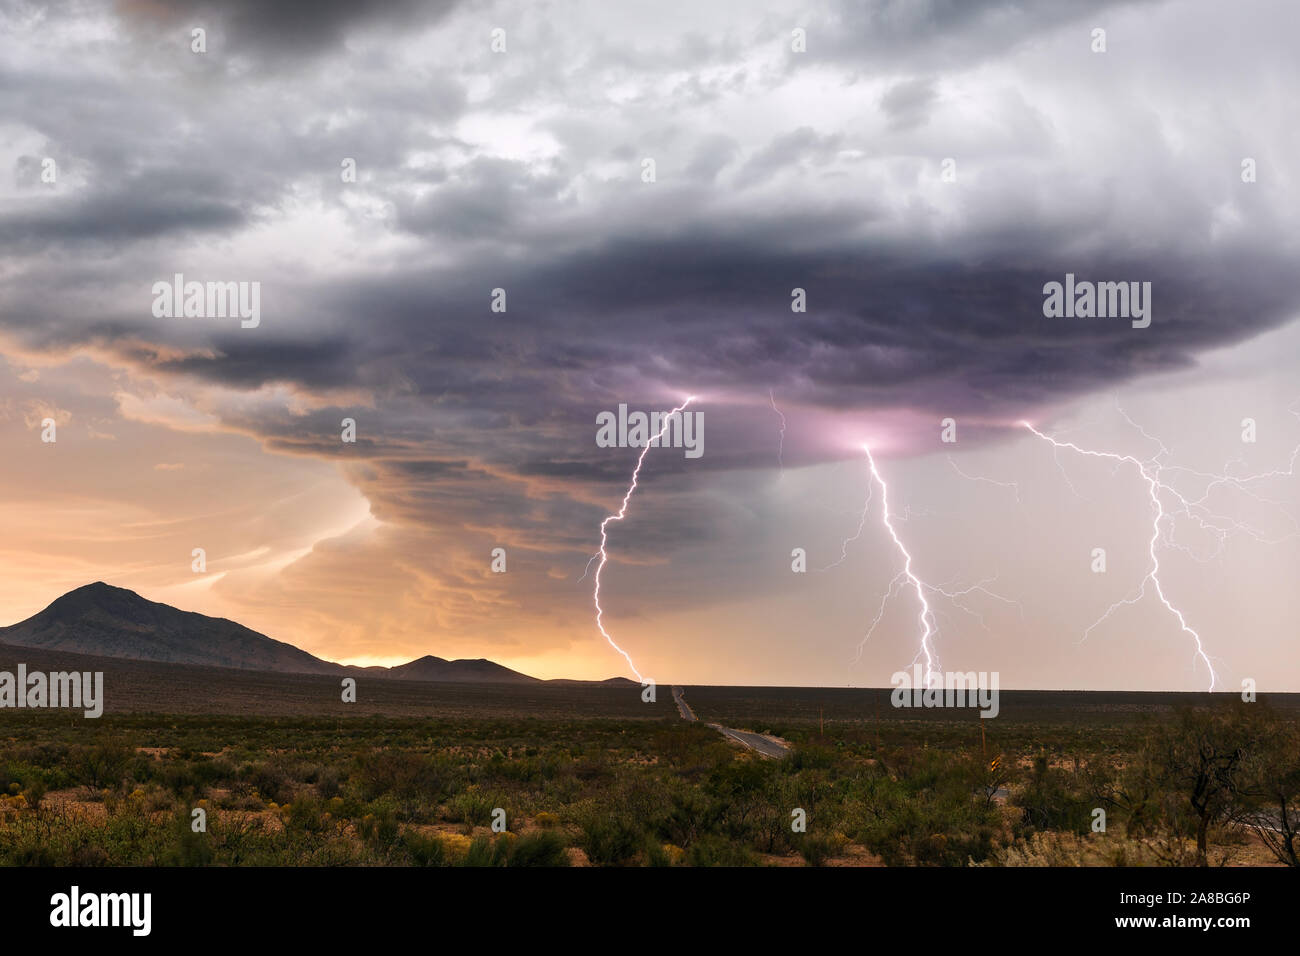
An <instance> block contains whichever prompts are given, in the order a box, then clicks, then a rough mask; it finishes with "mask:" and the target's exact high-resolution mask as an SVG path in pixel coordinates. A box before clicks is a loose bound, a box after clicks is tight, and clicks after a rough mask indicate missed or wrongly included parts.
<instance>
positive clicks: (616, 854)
mask: <svg viewBox="0 0 1300 956" xmlns="http://www.w3.org/2000/svg"><path fill="white" fill-rule="evenodd" d="M581 827H582V832H581V833H580V834H579V836H578V846H579V847H581V849H582V852H583V853H585V854H587V859H588V860H590V861H591V862H592V863H594V864H596V865H597V866H618V865H620V864H624V863H627V862H628V861H630V860H631V859H632V858H633V857H634V856H636V854H637V852H638V851H640V850H641V848H642V845H643V842H644V839H645V831H644V830H643V828H642V827H641V826H639V825H637V824H636V823H634V822H633V821H631V820H630V819H628V818H626V817H625V816H623V815H622V814H600V813H595V812H592V813H589V814H587V815H586V817H585V819H584V820H583V821H582V823H581Z"/></svg>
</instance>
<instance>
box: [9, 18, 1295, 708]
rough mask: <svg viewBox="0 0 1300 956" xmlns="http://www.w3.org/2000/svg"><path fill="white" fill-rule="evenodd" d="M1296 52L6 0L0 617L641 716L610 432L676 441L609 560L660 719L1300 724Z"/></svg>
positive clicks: (1229, 31)
mask: <svg viewBox="0 0 1300 956" xmlns="http://www.w3.org/2000/svg"><path fill="white" fill-rule="evenodd" d="M1297 20H1300V13H1297V11H1296V9H1295V8H1294V6H1293V5H1292V4H1290V3H1288V2H1285V0H1277V2H1260V0H1245V2H1242V3H1240V4H1234V5H1233V6H1232V7H1231V8H1224V7H1223V6H1222V5H1220V4H1217V3H1212V2H1182V3H1174V2H1167V3H1152V2H1127V3H1126V2H1096V3H1078V2H1065V0H1062V2H1041V3H1027V2H1009V0H997V2H995V0H986V2H975V0H972V2H957V0H951V2H944V0H933V2H915V3H899V2H887V0H875V2H843V3H834V2H828V3H818V4H809V5H803V4H794V3H790V2H787V0H758V2H750V0H746V2H730V0H717V2H710V3H707V4H701V3H699V2H698V0H692V2H673V0H656V2H654V3H638V2H628V3H619V4H607V3H599V2H541V3H521V2H511V3H473V4H471V3H457V2H442V3H405V2H398V3H371V2H357V0H353V2H347V3H343V2H332V0H331V2H324V3H296V2H287V3H277V4H263V3H260V2H254V0H232V2H222V3H207V2H179V3H165V4H164V3H160V2H147V0H137V2H120V3H117V4H100V3H88V4H82V3H27V2H21V0H0V443H2V444H3V447H4V448H5V450H6V455H5V467H4V468H3V469H0V520H2V521H3V527H4V528H5V531H6V533H5V534H4V535H3V538H2V539H0V623H13V622H16V621H19V620H21V619H23V618H25V617H27V616H29V615H31V614H33V613H35V612H37V611H39V610H40V609H41V608H42V607H44V606H45V605H47V604H48V603H49V602H50V601H52V600H53V599H54V598H56V597H57V596H58V595H60V594H62V593H64V592H65V591H67V590H70V589H71V588H74V587H78V586H80V585H83V584H86V583H89V582H91V581H96V580H102V581H106V582H108V583H111V584H115V585H119V586H122V587H129V588H131V589H133V590H136V591H139V592H140V593H141V594H142V595H144V596H145V597H147V598H150V599H152V600H159V601H165V602H167V603H169V604H173V605H175V606H177V607H182V608H185V609H188V610H196V611H201V612H203V613H207V614H213V615H217V616H222V617H228V618H231V619H233V620H237V621H239V622H240V623H243V624H245V625H247V626H249V627H252V628H254V629H256V630H259V631H261V632H263V633H265V634H268V635H270V636H272V637H275V638H277V639H279V640H284V641H289V642H291V643H294V644H296V645H298V646H300V647H302V648H304V649H306V650H308V651H310V652H311V653H313V654H316V655H318V656H321V657H325V658H328V659H331V660H338V661H344V662H348V663H358V664H395V663H400V662H403V661H406V660H410V659H412V658H415V657H419V656H422V655H424V654H436V655H438V656H441V657H446V658H455V657H487V658H491V659H493V660H496V661H499V662H501V663H503V664H506V665H507V666H510V667H514V668H517V669H519V670H523V671H525V672H527V673H530V674H534V675H537V676H541V677H572V678H605V677H609V676H612V675H615V674H623V675H629V676H630V675H631V673H632V671H631V669H630V667H629V664H628V662H627V661H626V660H625V659H624V658H623V657H621V656H620V655H619V654H618V653H617V652H616V651H615V649H614V648H613V647H611V646H610V644H609V643H608V642H607V641H606V639H605V637H604V636H602V634H601V633H600V631H599V630H598V629H597V626H596V622H595V616H594V610H595V608H594V606H593V584H594V575H593V571H594V569H595V567H597V566H598V565H593V564H592V557H593V555H595V554H597V553H598V552H597V549H598V547H599V544H600V531H601V523H602V520H603V519H605V518H606V516H608V515H610V514H611V513H615V512H617V511H618V509H619V507H620V503H621V502H622V500H623V496H624V494H625V493H626V492H627V490H628V486H629V482H630V479H631V476H632V473H633V469H634V468H635V467H636V465H637V461H638V457H639V456H640V454H641V451H642V450H644V449H638V448H636V447H612V448H611V447H602V445H601V444H600V443H598V441H597V427H596V422H597V417H598V416H599V415H600V414H601V413H602V412H611V411H617V409H618V408H619V406H620V405H627V406H628V407H629V409H631V410H642V411H651V410H667V409H670V408H672V407H674V406H677V405H679V404H681V402H682V401H683V400H685V399H686V398H687V397H688V396H693V400H692V404H691V406H690V409H689V410H691V411H693V412H698V413H699V415H700V416H701V421H702V422H703V423H704V425H703V427H704V431H703V453H702V454H701V455H699V457H688V456H686V455H685V454H684V453H683V449H681V448H650V449H648V450H645V451H646V454H645V457H644V462H643V466H642V468H641V471H640V472H639V475H638V479H639V481H638V487H637V489H636V491H635V493H634V495H633V496H632V497H631V498H630V499H629V502H628V507H627V513H626V517H625V518H624V519H623V520H620V521H615V522H611V523H609V524H608V525H607V529H608V547H607V554H608V559H609V560H608V563H607V564H606V565H605V566H604V568H603V570H602V571H601V603H602V607H603V609H604V617H603V623H604V626H605V628H606V630H607V632H608V633H609V635H610V636H612V637H613V639H614V640H615V641H616V643H617V644H618V645H619V646H620V647H622V648H623V649H624V650H626V651H627V653H628V654H629V655H630V657H631V659H632V660H633V661H634V662H635V667H636V668H637V670H638V671H639V672H640V673H642V674H644V675H646V676H648V677H653V678H654V679H656V680H659V681H661V682H667V681H677V682H686V683H697V684H705V683H717V684H799V685H829V686H844V685H853V686H883V685H886V684H887V683H888V681H889V679H890V675H891V674H893V673H894V672H895V671H897V670H900V669H903V668H907V667H909V666H910V665H911V663H912V662H913V660H914V659H915V658H916V656H917V654H918V651H919V650H920V643H919V642H920V639H921V636H922V633H923V632H924V631H925V630H927V629H929V630H933V631H934V633H933V634H932V635H930V636H929V637H927V639H926V641H927V647H928V648H929V649H930V650H931V651H932V652H933V654H934V655H935V659H936V663H937V664H938V665H940V666H941V667H942V668H944V669H948V670H961V671H969V670H976V671H997V672H998V673H999V674H1000V680H1001V686H1003V687H1004V688H1005V687H1039V688H1049V689H1054V688H1071V689H1112V688H1114V689H1145V690H1202V689H1205V688H1206V687H1207V686H1209V685H1210V682H1211V679H1212V675H1211V668H1212V669H1213V680H1214V686H1215V687H1216V689H1220V690H1224V689H1226V690H1237V689H1239V688H1240V687H1241V683H1242V681H1243V680H1247V679H1250V680H1254V681H1255V682H1256V683H1257V685H1258V687H1259V689H1261V690H1289V691H1300V654H1297V653H1296V637H1297V623H1298V622H1300V598H1297V589H1296V586H1295V583H1296V579H1297V572H1300V474H1298V473H1297V471H1296V467H1297V465H1300V459H1297V456H1296V449H1297V448H1300V381H1298V380H1297V376H1296V374H1295V372H1296V370H1297V369H1298V368H1300V323H1298V322H1297V321H1296V319H1297V316H1298V315H1300V288H1297V284H1296V279H1295V276H1296V270H1295V262H1296V253H1297V249H1296V238H1295V237H1296V235H1297V231H1296V227H1297V224H1298V223H1297V220H1298V219H1300V196H1298V194H1297V190H1300V185H1298V184H1300V178H1297V177H1296V176H1295V175H1294V171H1295V157H1296V156H1297V155H1298V154H1300V128H1298V127H1297V124H1296V123H1295V121H1294V120H1295V112H1294V91H1295V89H1296V88H1297V85H1300V84H1298V82H1297V81H1298V80H1300V76H1297V74H1298V73H1300V65H1298V63H1297V60H1296V58H1295V56H1294V51H1293V49H1291V43H1290V38H1291V37H1293V36H1294V35H1295V29H1296V27H1297V25H1300V24H1298V23H1297ZM196 29H201V30H202V31H203V33H202V43H201V44H199V43H198V41H197V40H196V39H195V34H194V31H195V30H196ZM1098 30H1101V31H1104V34H1098V33H1097V31H1098ZM795 31H800V32H799V33H798V34H797V35H796V32H795ZM1099 37H1102V39H1104V50H1102V49H1099V45H1100V44H1101V42H1102V40H1099ZM196 45H201V46H202V50H201V51H200V50H196V49H195V47H196ZM647 160H652V161H653V175H652V176H651V175H650V174H649V172H648V167H649V164H647ZM1246 167H1249V172H1247V170H1246ZM351 169H355V176H350V175H349V172H350V170H351ZM177 273H180V274H182V275H183V276H184V277H185V279H186V280H190V281H199V282H235V283H254V282H256V283H258V288H259V290H260V313H259V317H258V321H257V322H256V323H255V324H251V323H247V322H241V321H240V319H239V318H238V317H233V316H217V315H205V316H190V317H185V316H184V315H175V316H173V315H167V314H162V315H159V314H158V311H159V310H158V309H156V308H155V305H156V302H155V299H156V292H155V284H156V283H160V282H161V283H171V282H172V279H173V276H175V275H176V274H177ZM1067 274H1070V275H1073V276H1076V277H1077V278H1078V279H1079V280H1080V281H1095V282H1103V281H1116V282H1137V283H1150V287H1149V288H1150V290H1151V292H1150V300H1149V303H1150V319H1151V321H1150V324H1149V325H1148V326H1147V327H1145V328H1142V327H1137V326H1135V324H1134V322H1131V321H1130V320H1129V319H1128V318H1127V317H1124V316H1119V317H1116V316H1110V317H1105V318H1098V317H1093V318H1086V317H1078V316H1049V315H1046V314H1045V310H1044V298H1045V296H1044V286H1045V284H1047V283H1050V282H1053V281H1055V282H1062V283H1064V282H1065V281H1066V280H1065V277H1066V275H1067ZM796 289H800V290H803V292H802V296H801V298H802V299H803V302H804V305H805V308H804V310H803V311H796V310H795V308H794V307H793V306H794V303H795V302H796V298H795V293H794V290H796ZM494 290H502V291H503V293H504V303H505V305H504V311H501V310H500V309H499V308H494V301H495V302H496V304H497V305H498V306H499V304H500V300H499V298H497V299H494V296H498V293H495V292H494ZM246 325H247V326H248V327H245V326H246ZM345 419H351V420H352V421H353V422H355V438H356V440H355V441H344V440H343V433H344V427H343V422H344V420H345ZM949 419H951V421H952V423H953V427H952V428H949V429H945V428H944V425H943V423H944V422H945V420H949ZM50 420H52V421H53V422H54V423H55V436H54V437H55V440H54V441H45V440H43V437H48V436H47V432H48V429H47V422H48V421H50ZM1246 420H1249V421H1250V423H1251V424H1250V425H1249V427H1248V426H1247V424H1246ZM1024 423H1028V424H1030V425H1032V426H1033V428H1034V429H1037V430H1038V432H1040V433H1041V435H1043V436H1048V437H1039V435H1035V434H1034V432H1032V431H1030V430H1029V429H1028V428H1027V427H1026V425H1025V424H1024ZM1248 432H1249V434H1248ZM945 437H948V438H953V437H955V439H956V440H955V441H945V440H944V438H945ZM1049 437H1050V438H1053V439H1056V440H1057V441H1060V442H1066V441H1068V442H1071V443H1074V444H1075V445H1076V446H1077V449H1078V450H1076V449H1071V448H1060V447H1055V446H1053V445H1052V443H1051V441H1049ZM1247 438H1249V439H1253V440H1247ZM864 445H865V446H869V447H870V448H871V450H872V455H873V458H874V460H875V462H876V465H877V467H878V471H879V474H880V476H881V479H882V480H883V482H885V483H886V484H887V487H888V502H889V508H890V521H889V523H888V524H886V522H885V520H884V519H885V513H884V511H883V510H882V497H883V495H882V492H883V491H884V489H883V488H882V487H881V485H880V483H879V482H876V481H873V480H872V477H871V473H870V471H869V470H868V462H867V459H866V453H865V451H864ZM1085 451H1089V452H1100V453H1104V455H1110V456H1117V457H1104V456H1098V455H1095V454H1094V455H1089V454H1084V453H1083V452H1085ZM1153 491H1154V494H1155V497H1154V499H1153V497H1152V494H1153ZM868 495H870V498H869V499H868ZM864 506H865V510H864ZM1157 509H1158V510H1157ZM1157 515H1159V516H1160V520H1159V521H1158V522H1156V521H1155V519H1156V517H1157ZM891 527H892V530H893V534H892V535H891V533H890V531H891ZM895 536H896V537H897V539H898V541H897V543H896V542H895V541H894V540H893V539H894V537H895ZM1153 537H1154V539H1155V543H1154V545H1153V544H1152V539H1153ZM900 545H901V547H902V548H905V549H906V552H907V554H910V556H911V561H912V563H911V565H910V567H911V570H912V571H913V572H914V574H915V575H916V581H917V584H916V585H915V586H913V585H912V584H911V581H910V579H907V578H906V577H905V578H903V579H902V580H901V582H900V580H899V579H898V577H897V575H898V574H899V573H900V571H902V570H903V567H904V562H905V555H904V554H903V552H902V550H900ZM196 548H202V549H203V552H204V555H205V559H206V563H205V565H204V568H203V570H201V571H196V570H195V569H194V558H193V553H194V549H196ZM496 548H501V549H504V553H505V561H506V565H505V568H506V569H505V571H504V572H500V571H494V570H493V557H492V554H493V550H494V549H496ZM795 549H802V550H803V553H804V554H805V555H806V567H807V570H806V571H803V572H799V571H796V570H794V566H795V565H796V563H797V561H796V558H795V557H794V552H795ZM1097 549H1102V550H1103V551H1104V555H1105V568H1104V570H1098V558H1097ZM1153 568H1158V572H1157V573H1156V574H1155V576H1154V577H1152V576H1150V573H1151V572H1152V570H1153ZM917 588H920V590H921V593H922V594H924V595H925V596H926V599H927V605H928V606H929V607H930V608H931V611H930V616H929V617H928V618H926V620H925V622H924V623H923V622H922V621H921V619H920V618H919V617H918V615H919V613H920V610H921V607H922V605H921V602H920V600H919V599H918V594H917ZM1108 609H1109V613H1108ZM1179 615H1181V622H1180V618H1179ZM877 618H878V620H877ZM1099 619H1101V620H1100V623H1097V624H1096V625H1095V626H1093V625H1094V622H1097V621H1098V620H1099ZM873 621H874V622H875V626H874V628H873V626H872V625H873ZM1198 642H1199V645H1200V647H1201V648H1202V649H1203V651H1204V654H1199V653H1197V646H1198Z"/></svg>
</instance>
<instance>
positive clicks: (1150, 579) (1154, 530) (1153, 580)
mask: <svg viewBox="0 0 1300 956" xmlns="http://www.w3.org/2000/svg"><path fill="white" fill-rule="evenodd" d="M1020 424H1021V425H1023V426H1024V427H1025V428H1027V429H1029V430H1030V431H1031V432H1033V433H1034V434H1035V435H1037V436H1038V437H1039V438H1041V439H1043V441H1046V442H1049V443H1050V444H1051V445H1052V448H1053V449H1054V451H1053V454H1055V452H1056V451H1059V450H1060V449H1063V448H1064V449H1068V450H1070V451H1073V452H1077V453H1078V454H1080V455H1086V456H1088V457H1091V458H1108V459H1110V460H1112V461H1116V462H1121V463H1126V464H1130V465H1133V466H1134V467H1135V468H1136V469H1137V471H1138V474H1139V475H1141V476H1142V480H1143V481H1145V482H1146V485H1147V494H1148V496H1149V497H1150V499H1151V506H1152V509H1153V512H1154V513H1153V516H1152V519H1151V540H1150V541H1149V542H1148V544H1147V553H1148V555H1149V556H1150V558H1151V566H1150V569H1149V570H1148V571H1147V573H1146V577H1144V578H1143V579H1142V584H1141V586H1140V587H1139V588H1138V591H1137V593H1136V594H1134V595H1133V596H1131V597H1128V598H1125V599H1124V600H1122V601H1117V602H1115V603H1114V604H1112V605H1111V606H1110V607H1109V608H1108V609H1107V611H1106V613H1105V614H1103V615H1102V616H1101V617H1100V618H1098V619H1097V621H1095V622H1094V623H1093V624H1092V625H1091V626H1090V627H1089V628H1088V629H1087V630H1086V631H1084V637H1085V638H1086V637H1087V636H1088V634H1089V633H1090V632H1091V631H1092V629H1093V628H1095V627H1096V626H1097V625H1098V624H1100V623H1101V622H1102V621H1105V620H1106V619H1107V618H1109V617H1110V615H1111V613H1112V612H1113V611H1114V610H1115V609H1116V608H1119V607H1123V606H1125V605H1131V604H1136V603H1137V602H1138V601H1140V600H1141V599H1142V598H1143V597H1145V596H1146V592H1147V585H1148V584H1151V585H1152V586H1153V587H1154V588H1155V592H1156V596H1157V597H1158V598H1159V599H1160V603H1161V604H1163V605H1164V606H1165V607H1166V608H1167V609H1168V610H1169V612H1170V613H1171V614H1173V615H1174V617H1176V618H1177V619H1178V625H1179V627H1181V628H1182V629H1183V631H1185V632H1186V633H1187V634H1190V635H1191V636H1192V641H1193V642H1194V643H1195V645H1196V657H1197V658H1199V659H1200V660H1201V662H1202V663H1204V664H1205V668H1206V670H1208V671H1209V674H1210V687H1209V689H1210V690H1211V691H1212V690H1214V687H1215V685H1216V684H1217V683H1218V675H1217V674H1216V673H1215V672H1214V665H1213V664H1211V663H1210V657H1209V655H1208V654H1207V653H1206V652H1205V646H1204V644H1203V643H1202V641H1201V635H1200V634H1198V633H1197V632H1196V630H1195V629H1194V628H1193V627H1192V626H1191V625H1190V624H1188V623H1187V619H1186V618H1185V617H1183V612H1182V611H1180V610H1178V608H1176V607H1175V606H1174V605H1173V604H1172V603H1171V602H1170V600H1169V598H1168V597H1166V596H1165V589H1164V587H1163V586H1162V585H1161V583H1160V557H1159V555H1158V554H1157V552H1156V544H1157V542H1159V541H1160V537H1161V527H1160V526H1161V523H1162V522H1163V521H1164V520H1165V518H1166V517H1167V515H1166V512H1165V508H1164V504H1163V503H1162V502H1161V500H1160V492H1161V491H1162V490H1164V491H1173V489H1171V488H1169V486H1168V485H1165V484H1163V483H1162V482H1161V481H1160V479H1159V477H1158V474H1159V468H1158V467H1156V468H1155V469H1154V471H1155V472H1156V473H1155V474H1152V473H1151V471H1149V470H1148V468H1147V465H1146V464H1144V463H1143V462H1141V461H1139V460H1138V459H1136V458H1134V457H1133V456H1132V455H1120V454H1117V453H1115V452H1108V451H1092V450H1090V449H1087V448H1081V447H1079V446H1078V445H1076V444H1074V443H1073V442H1063V441H1059V440H1058V439H1055V438H1052V437H1051V436H1050V435H1044V434H1043V433H1042V432H1040V431H1039V430H1038V429H1037V428H1035V427H1034V426H1033V425H1031V424H1029V422H1021V423H1020ZM1162 448H1163V446H1162ZM1173 494H1174V495H1175V496H1176V497H1177V498H1178V499H1179V500H1180V501H1181V502H1182V503H1183V506H1184V508H1188V507H1189V503H1188V502H1187V500H1186V499H1184V498H1183V497H1182V495H1179V494H1178V493H1177V492H1173Z"/></svg>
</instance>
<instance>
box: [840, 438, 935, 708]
mask: <svg viewBox="0 0 1300 956" xmlns="http://www.w3.org/2000/svg"><path fill="white" fill-rule="evenodd" d="M862 450H863V451H865V452H866V453H867V465H868V466H869V467H870V468H871V477H872V478H874V479H875V480H876V481H877V482H878V483H879V484H880V516H881V521H882V522H883V523H884V525H885V530H886V531H888V532H889V536H890V537H891V538H893V540H894V546H895V547H896V548H897V549H898V551H899V553H900V554H902V555H903V570H902V572H901V576H903V577H906V578H907V580H908V582H910V583H911V585H912V588H913V590H915V591H916V597H917V600H919V601H920V602H921V615H920V618H919V620H920V622H921V630H922V633H921V647H920V650H919V651H917V657H918V658H919V657H921V656H923V655H924V657H925V683H926V686H927V687H928V686H930V684H931V682H932V681H933V680H934V678H935V677H936V676H937V674H936V671H937V668H936V656H935V653H934V650H933V648H932V647H931V646H930V638H931V637H932V636H933V635H934V633H935V631H936V628H935V626H934V624H933V621H934V614H933V613H932V612H931V610H930V602H929V601H927V600H926V599H925V591H926V588H927V587H928V585H927V584H926V583H925V582H924V581H922V580H921V579H920V578H919V577H917V576H916V574H915V573H914V572H913V571H912V555H911V553H910V552H909V551H908V550H907V546H906V545H904V544H903V539H902V538H900V537H899V536H898V532H897V531H895V530H894V524H893V522H892V521H891V520H890V515H889V486H888V485H886V484H885V479H884V478H882V477H881V476H880V472H879V471H878V470H877V469H876V459H875V458H874V457H873V456H872V454H871V447H870V446H868V445H863V446H862ZM898 577H899V576H898V575H896V576H895V577H894V582H897V581H898ZM893 590H894V584H893V583H891V584H890V590H889V592H888V593H886V595H885V600H884V601H882V602H881V611H880V614H883V613H884V606H885V603H886V602H887V601H888V600H889V596H890V594H892V593H893ZM880 614H877V615H876V621H875V622H874V623H873V624H872V625H871V630H875V626H876V624H878V623H879V622H880ZM870 636H871V631H870V630H869V631H868V632H867V637H870ZM867 637H864V638H863V639H862V643H863V644H865V643H866V641H867ZM861 649H862V645H861V644H859V645H858V653H859V656H860V655H861V653H862V650H861ZM914 660H915V658H914Z"/></svg>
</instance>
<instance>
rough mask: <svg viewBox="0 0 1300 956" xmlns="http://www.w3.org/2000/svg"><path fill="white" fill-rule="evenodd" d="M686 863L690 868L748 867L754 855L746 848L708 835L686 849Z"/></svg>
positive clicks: (722, 838) (713, 835)
mask: <svg viewBox="0 0 1300 956" xmlns="http://www.w3.org/2000/svg"><path fill="white" fill-rule="evenodd" d="M686 862H687V863H688V864H690V865H691V866H750V865H751V864H753V862H754V854H753V853H752V852H751V851H750V850H749V848H748V847H745V846H742V845H740V844H737V843H733V842H732V841H730V840H727V839H725V838H724V837H720V836H717V835H715V834H709V835H708V836H705V837H702V838H700V839H699V840H696V841H695V842H694V843H692V844H691V845H690V846H689V847H687V848H686Z"/></svg>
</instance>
